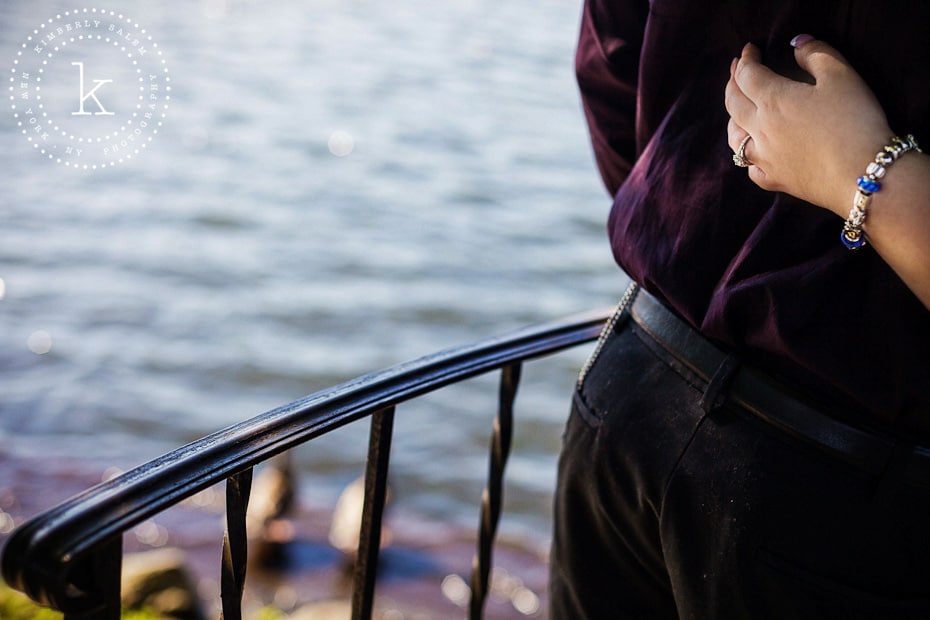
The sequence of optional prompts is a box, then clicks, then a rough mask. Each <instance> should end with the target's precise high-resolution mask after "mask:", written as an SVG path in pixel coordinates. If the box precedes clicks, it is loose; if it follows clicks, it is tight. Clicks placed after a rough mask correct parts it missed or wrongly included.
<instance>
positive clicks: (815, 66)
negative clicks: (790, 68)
mask: <svg viewBox="0 0 930 620" xmlns="http://www.w3.org/2000/svg"><path fill="white" fill-rule="evenodd" d="M791 46H792V47H793V48H794V58H795V60H796V61H797V63H798V66H800V67H801V68H802V69H804V70H805V71H807V72H808V73H809V74H810V75H811V76H812V77H813V78H814V79H815V80H817V79H818V78H819V77H820V76H823V75H825V74H827V73H830V72H832V71H837V70H840V71H842V70H844V69H846V68H848V67H849V63H848V62H846V59H845V58H843V55H842V54H840V53H839V52H838V51H836V48H834V47H833V46H831V45H830V44H828V43H826V42H825V41H820V40H818V39H815V38H814V37H813V36H811V35H809V34H799V35H798V36H796V37H794V38H793V39H791Z"/></svg>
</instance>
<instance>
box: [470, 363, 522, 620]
mask: <svg viewBox="0 0 930 620" xmlns="http://www.w3.org/2000/svg"><path fill="white" fill-rule="evenodd" d="M520 368H521V365H520V363H519V362H518V363H514V364H510V365H508V366H504V367H503V368H502V369H501V385H500V400H499V405H498V410H497V417H496V418H495V419H494V431H493V433H492V435H491V458H490V466H489V470H488V485H487V486H486V487H485V489H484V493H482V495H481V527H480V529H479V533H478V553H477V555H475V558H474V560H473V562H472V573H471V602H470V605H469V618H471V620H479V619H480V618H482V617H483V615H484V604H485V601H486V600H487V597H488V578H489V576H490V574H491V556H492V554H493V551H494V537H495V535H496V534H497V524H498V521H500V514H501V503H502V501H503V497H504V492H503V485H504V467H506V465H507V457H508V456H509V455H510V442H511V438H512V437H513V403H514V399H516V397H517V386H518V385H519V383H520Z"/></svg>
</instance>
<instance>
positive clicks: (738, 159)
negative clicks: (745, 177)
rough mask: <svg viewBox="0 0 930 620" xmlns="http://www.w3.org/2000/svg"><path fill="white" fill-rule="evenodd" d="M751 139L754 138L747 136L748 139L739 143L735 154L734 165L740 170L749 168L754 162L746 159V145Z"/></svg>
mask: <svg viewBox="0 0 930 620" xmlns="http://www.w3.org/2000/svg"><path fill="white" fill-rule="evenodd" d="M750 138H752V136H750V135H749V134H746V137H745V138H743V140H742V141H741V142H740V143H739V148H737V149H736V153H734V154H733V163H734V164H736V165H737V166H739V167H740V168H748V167H749V166H751V165H752V162H751V161H749V159H748V158H747V157H746V143H747V142H749V140H750Z"/></svg>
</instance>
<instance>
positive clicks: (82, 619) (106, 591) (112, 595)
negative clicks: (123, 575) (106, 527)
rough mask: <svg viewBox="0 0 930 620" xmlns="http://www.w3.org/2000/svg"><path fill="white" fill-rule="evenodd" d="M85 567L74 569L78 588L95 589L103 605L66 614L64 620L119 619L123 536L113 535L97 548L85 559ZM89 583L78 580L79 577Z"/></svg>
mask: <svg viewBox="0 0 930 620" xmlns="http://www.w3.org/2000/svg"><path fill="white" fill-rule="evenodd" d="M84 566H86V568H80V569H77V570H76V571H75V573H76V577H75V578H76V579H77V581H78V583H76V584H75V586H77V587H78V588H81V589H88V590H92V591H96V592H98V593H99V594H100V599H101V600H102V601H103V605H102V606H100V607H96V608H94V609H91V610H88V611H84V612H80V613H67V614H65V615H64V619H65V620H119V618H120V571H121V570H122V567H123V538H122V536H117V537H116V538H114V539H113V541H112V542H109V543H107V544H105V545H103V546H102V547H100V548H99V549H97V550H96V551H95V552H94V554H93V556H91V557H90V558H88V559H87V560H86V565H84ZM85 578H87V579H90V580H91V583H88V584H83V583H80V582H81V580H82V579H85Z"/></svg>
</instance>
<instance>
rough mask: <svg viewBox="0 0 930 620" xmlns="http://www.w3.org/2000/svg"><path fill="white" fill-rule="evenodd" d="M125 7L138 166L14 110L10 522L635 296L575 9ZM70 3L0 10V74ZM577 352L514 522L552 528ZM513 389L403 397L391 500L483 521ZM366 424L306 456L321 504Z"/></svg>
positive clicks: (540, 536)
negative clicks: (34, 131)
mask: <svg viewBox="0 0 930 620" xmlns="http://www.w3.org/2000/svg"><path fill="white" fill-rule="evenodd" d="M118 4H119V7H118V10H119V11H120V12H122V13H125V14H126V15H129V16H131V18H132V19H133V20H135V21H136V22H137V23H138V24H139V25H140V26H141V27H143V28H144V29H146V31H147V33H148V35H150V36H152V37H153V38H154V41H157V44H158V49H159V50H161V51H162V52H163V54H164V56H163V57H162V58H164V60H165V64H164V67H165V68H166V69H167V71H168V74H170V85H171V94H170V105H168V106H167V109H166V116H165V118H164V120H163V125H162V126H161V127H159V131H158V133H157V135H155V136H153V137H154V139H153V140H152V141H151V142H149V143H148V144H147V148H146V149H145V150H144V152H142V153H141V154H140V155H138V156H137V157H135V158H133V159H131V160H127V161H125V162H123V163H119V164H118V165H115V166H113V167H105V168H102V169H99V170H93V171H83V170H76V169H73V168H72V167H70V166H66V165H63V164H61V163H56V162H55V161H52V160H49V159H48V158H46V157H43V156H41V155H40V154H39V153H37V152H36V149H35V148H34V147H33V146H32V143H31V142H29V141H27V139H26V137H25V136H24V135H23V134H22V132H21V128H20V127H19V126H18V125H17V123H18V122H19V121H21V118H20V117H16V116H14V112H13V109H11V106H5V108H4V112H3V113H2V114H0V136H2V141H3V142H2V143H3V148H2V149H0V180H2V188H3V189H2V194H0V196H2V198H0V214H2V219H0V509H2V510H0V514H6V518H5V519H0V533H8V531H9V529H10V527H11V526H12V525H14V524H15V523H18V522H19V521H21V520H22V518H23V517H24V516H28V514H23V513H30V514H31V513H32V512H34V511H36V510H40V509H42V508H45V507H48V505H51V503H52V502H53V501H58V500H59V499H62V497H61V496H62V495H63V494H64V492H65V490H69V493H68V494H70V487H69V485H71V486H74V485H75V484H77V485H80V484H82V483H83V482H84V474H85V473H87V475H88V476H89V477H92V476H95V475H96V476H98V477H99V474H98V473H93V472H104V471H106V470H108V469H110V468H119V469H126V468H128V467H131V466H133V465H136V464H139V463H142V462H144V461H146V460H148V459H151V458H153V457H155V456H158V455H159V454H161V453H163V452H165V451H168V450H170V449H173V448H175V447H177V446H180V445H182V444H184V443H187V442H189V441H191V440H193V439H196V438H198V437H201V436H203V435H205V434H208V433H210V432H213V431H215V430H218V429H220V428H223V427H225V426H228V425H230V424H233V423H235V422H237V421H240V420H243V419H247V418H250V417H252V416H255V415H257V414H259V413H261V412H263V411H265V410H267V409H270V408H273V407H275V406H277V405H280V404H283V403H286V402H288V401H291V400H294V399H296V398H299V397H301V396H303V395H305V394H308V393H311V392H313V391H315V390H318V389H320V388H324V387H327V386H331V385H333V384H336V383H339V382H342V381H344V380H347V379H350V378H352V377H355V376H357V375H360V374H364V373H367V372H370V371H374V370H378V369H381V368H385V367H388V366H391V365H394V364H396V363H399V362H402V361H405V360H409V359H412V358H415V357H418V356H420V355H424V354H427V353H431V352H434V351H436V350H438V349H443V348H447V347H450V346H453V345H458V344H464V343H467V342H470V341H473V340H477V339H481V338H485V337H488V336H492V335H497V334H501V333H504V332H507V331H509V330H511V329H514V328H518V327H521V326H524V325H528V324H533V323H539V322H543V321H547V320H550V319H554V318H559V317H562V316H564V315H568V314H572V313H575V312H579V311H585V310H589V309H592V308H605V307H607V306H610V305H612V304H613V303H614V302H615V300H616V298H617V297H618V296H619V295H620V293H621V292H622V288H623V286H624V284H625V278H624V277H623V275H622V274H621V272H620V271H619V270H618V269H617V268H616V267H615V266H614V265H613V262H612V259H611V257H610V252H609V249H608V245H607V242H606V238H605V234H604V232H603V231H604V222H605V219H606V215H607V208H608V206H609V200H608V199H607V197H606V195H605V193H604V190H603V187H602V185H601V182H600V179H599V177H598V176H597V174H596V170H595V166H594V164H593V160H592V156H591V153H590V148H589V145H588V141H587V134H586V129H585V126H584V121H583V116H582V112H581V109H580V103H579V98H578V95H577V89H576V85H575V81H574V75H573V69H572V62H573V48H574V43H575V37H576V33H577V28H578V21H579V15H580V5H581V2H580V0H577V1H576V0H534V1H531V0H504V1H500V0H493V1H491V0H444V1H442V2H433V1H428V0H397V1H394V2H390V3H386V2H376V1H375V0H306V1H298V0H279V1H276V2H274V3H259V2H255V1H245V0H199V1H197V2H192V1H190V0H184V1H183V2H182V1H180V0H172V1H165V2H158V3H155V2H150V1H148V2H147V1H144V0H127V1H120V2H119V3H118ZM77 8H80V7H75V6H74V5H73V3H70V2H69V3H64V2H56V1H52V0H8V1H6V2H3V3H2V5H0V65H3V66H4V67H5V68H6V67H13V68H15V67H16V66H17V65H16V64H14V59H16V58H17V52H18V51H19V50H20V49H21V48H22V45H23V43H25V42H26V37H27V36H28V35H30V33H32V32H33V30H34V29H36V28H38V27H39V24H41V23H43V22H47V21H48V19H49V18H54V17H55V15H56V14H57V13H60V12H62V11H65V10H69V9H70V10H74V9H77ZM114 8H115V7H114ZM72 49H73V48H72ZM62 58H64V56H62ZM88 71H90V69H89V68H88ZM14 73H15V71H14ZM99 73H100V71H99V70H98V74H99ZM87 80H88V85H87V86H86V87H85V89H84V92H86V91H88V90H89V89H90V86H89V84H90V81H89V80H90V73H88V78H87ZM10 81H11V82H13V81H14V78H12V77H11V78H10ZM11 88H12V87H11ZM51 88H52V85H49V89H51ZM73 90H74V96H75V98H76V95H77V88H76V87H75V88H74V89H73ZM98 92H99V93H101V95H102V94H103V93H105V92H107V91H106V90H105V89H104V88H101V89H100V91H98ZM14 94H15V93H11V95H10V97H11V101H12V100H13V96H14ZM101 100H104V97H103V96H101ZM87 103H88V105H90V103H91V102H90V100H88V102H87ZM88 109H90V108H88ZM589 351H590V348H584V350H581V349H579V350H576V351H572V352H570V353H568V354H563V355H561V356H560V357H558V358H556V359H554V360H547V361H540V362H534V363H532V364H530V365H529V366H528V367H527V368H526V369H525V371H524V375H525V378H524V383H523V384H522V387H521V391H520V394H519V396H518V401H517V410H516V437H515V447H514V452H513V456H512V460H511V462H510V464H509V466H508V476H507V483H506V484H507V486H506V488H505V496H506V505H505V510H506V514H505V517H504V520H503V522H502V524H501V533H502V536H504V537H507V536H511V537H515V538H521V539H525V540H529V541H533V543H532V544H537V545H539V546H540V548H545V546H546V545H547V544H548V537H549V531H548V530H549V526H550V514H549V503H550V501H551V494H552V487H553V484H554V479H555V462H556V454H557V451H558V447H559V441H560V433H561V430H562V426H563V424H564V420H565V417H566V414H567V412H568V405H569V399H570V392H571V386H572V383H573V381H574V378H575V376H576V374H577V371H578V368H579V367H580V366H581V365H582V363H583V361H584V359H585V357H586V355H587V354H588V353H589ZM496 382H497V377H496V376H493V377H486V378H479V379H475V380H472V381H469V382H467V383H465V384H462V385H459V386H455V387H453V388H450V389H447V390H445V391H444V392H442V393H440V394H437V395H435V396H431V397H428V398H424V399H421V400H418V401H416V402H413V403H410V404H409V405H407V406H404V407H401V408H400V409H399V410H398V417H397V421H396V426H395V431H396V434H395V439H394V444H393V452H392V470H391V472H392V485H393V497H394V506H395V510H396V511H398V512H399V514H401V515H408V516H409V517H410V518H411V519H414V520H416V519H422V520H424V521H428V522H437V523H442V524H444V527H445V526H447V527H449V528H455V529H457V528H463V529H467V530H469V531H471V530H473V529H474V528H475V527H476V524H477V514H478V513H477V510H478V508H477V507H478V501H479V497H480V491H481V488H482V486H483V484H484V477H485V475H486V469H487V443H488V436H489V433H490V429H491V421H492V419H493V415H494V410H495V406H496V405H495V403H496ZM367 434H368V425H367V424H365V423H363V424H359V425H355V426H354V427H350V428H346V429H343V430H340V431H338V432H336V433H334V434H332V435H330V436H326V437H323V438H321V439H318V440H315V441H313V442H312V443H311V444H307V445H305V446H303V447H301V448H298V449H297V450H295V452H294V455H293V456H294V459H295V462H296V464H297V466H298V470H299V472H300V477H299V481H300V486H301V501H302V502H304V503H305V504H308V505H311V506H315V507H321V508H323V509H325V508H327V507H332V505H333V504H334V503H335V500H336V497H337V496H338V494H339V492H340V491H341V490H342V489H343V488H344V487H345V486H346V485H347V484H348V483H349V482H351V481H352V480H353V479H355V478H356V477H357V476H358V475H359V474H360V473H361V467H362V464H363V463H364V458H365V451H366V447H365V444H366V441H367ZM75 477H76V478H77V479H78V480H77V481H76V482H75V480H73V479H74V478H75ZM91 482H93V481H91ZM4 498H5V499H4ZM46 504H47V505H46ZM4 510H5V511H6V512H5V513H4ZM396 521H397V519H395V523H394V526H395V527H400V528H403V519H400V524H398V523H396Z"/></svg>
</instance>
